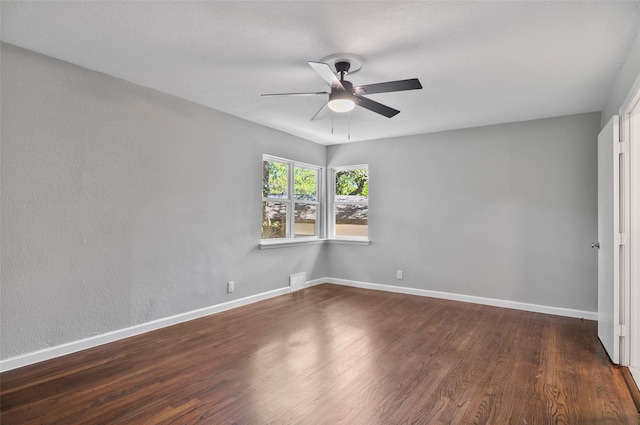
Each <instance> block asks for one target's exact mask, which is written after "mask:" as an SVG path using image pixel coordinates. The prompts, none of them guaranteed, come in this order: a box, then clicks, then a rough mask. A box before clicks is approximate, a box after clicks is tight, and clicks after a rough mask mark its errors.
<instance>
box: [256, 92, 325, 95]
mask: <svg viewBox="0 0 640 425" xmlns="http://www.w3.org/2000/svg"><path fill="white" fill-rule="evenodd" d="M319 94H329V92H326V91H317V92H316V91H314V92H303V93H265V94H261V95H260V96H316V95H319Z"/></svg>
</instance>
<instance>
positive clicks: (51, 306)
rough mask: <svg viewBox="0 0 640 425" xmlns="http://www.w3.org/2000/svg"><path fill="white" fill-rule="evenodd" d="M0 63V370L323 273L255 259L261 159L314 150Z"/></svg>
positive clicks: (76, 77)
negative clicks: (230, 286)
mask: <svg viewBox="0 0 640 425" xmlns="http://www.w3.org/2000/svg"><path fill="white" fill-rule="evenodd" d="M1 55H2V64H1V66H2V68H1V87H0V89H1V92H2V99H1V101H2V105H1V106H2V134H1V136H2V146H1V148H2V152H1V160H2V169H1V190H2V192H1V193H2V199H1V201H2V221H1V225H0V232H1V233H0V236H1V239H2V261H1V281H2V286H1V291H2V293H1V305H0V307H1V308H0V314H1V316H0V319H1V320H0V322H1V329H0V330H1V333H2V344H1V349H2V352H1V357H2V358H8V357H12V356H16V355H19V354H24V353H28V352H32V351H35V350H38V349H43V348H46V347H49V346H55V345H59V344H62V343H66V342H70V341H74V340H78V339H81V338H86V337H89V336H92V335H96V334H101V333H105V332H108V331H112V330H116V329H121V328H126V327H129V326H133V325H136V324H140V323H143V322H147V321H151V320H154V319H158V318H162V317H166V316H170V315H174V314H178V313H181V312H185V311H190V310H194V309H197V308H201V307H205V306H209V305H213V304H217V303H221V302H225V301H229V300H232V299H236V298H241V297H245V296H248V295H252V294H256V293H261V292H265V291H268V290H272V289H276V288H281V287H284V286H287V285H288V276H289V274H291V273H295V272H302V271H305V272H307V276H308V278H309V279H312V278H317V277H321V276H325V275H326V274H327V271H326V270H325V269H324V268H323V265H324V264H325V263H324V261H323V259H322V255H323V252H324V247H323V246H321V245H313V246H305V247H296V248H282V249H273V250H262V251H261V250H259V249H258V248H257V246H258V242H259V238H260V190H261V183H260V182H261V174H260V173H261V170H262V167H261V160H262V154H263V153H269V154H273V155H279V156H283V157H287V158H292V159H296V160H299V161H304V162H308V163H314V164H320V165H323V164H324V163H325V160H326V157H325V154H326V150H325V147H324V146H321V145H318V144H315V143H311V142H308V141H305V140H302V139H299V138H295V137H293V136H290V135H287V134H284V133H281V132H278V131H274V130H270V129H267V128H265V127H262V126H259V125H256V124H252V123H250V122H247V121H243V120H240V119H237V118H234V117H232V116H229V115H226V114H223V113H220V112H216V111H213V110H211V109H208V108H205V107H201V106H198V105H195V104H193V103H190V102H186V101H183V100H180V99H177V98H174V97H171V96H167V95H164V94H161V93H158V92H156V91H153V90H148V89H145V88H142V87H139V86H136V85H134V84H129V83H127V82H124V81H122V80H118V79H115V78H112V77H109V76H106V75H104V74H100V73H96V72H93V71H88V70H86V69H83V68H79V67H77V66H74V65H71V64H68V63H64V62H60V61H57V60H55V59H52V58H48V57H45V56H41V55H37V54H34V53H31V52H28V51H25V50H22V49H18V48H15V47H13V46H9V45H2V51H1ZM227 280H235V282H236V290H235V292H234V293H233V294H226V281H227Z"/></svg>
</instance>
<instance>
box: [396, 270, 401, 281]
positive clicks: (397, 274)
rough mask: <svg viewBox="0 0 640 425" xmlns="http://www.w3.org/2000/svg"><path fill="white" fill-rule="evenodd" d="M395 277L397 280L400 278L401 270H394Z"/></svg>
mask: <svg viewBox="0 0 640 425" xmlns="http://www.w3.org/2000/svg"><path fill="white" fill-rule="evenodd" d="M396 279H398V280H402V270H398V271H397V272H396Z"/></svg>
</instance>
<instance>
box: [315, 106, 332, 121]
mask: <svg viewBox="0 0 640 425" xmlns="http://www.w3.org/2000/svg"><path fill="white" fill-rule="evenodd" d="M328 104H329V102H325V104H324V105H322V108H320V109H318V112H316V113H315V115H314V116H312V117H311V121H313V120H315V119H316V117H317V116H318V115H320V112H322V111H324V108H325V107H326V106H327V105H328Z"/></svg>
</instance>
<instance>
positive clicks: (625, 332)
mask: <svg viewBox="0 0 640 425" xmlns="http://www.w3.org/2000/svg"><path fill="white" fill-rule="evenodd" d="M614 334H615V335H616V336H619V337H622V338H625V337H628V336H629V326H625V325H616V327H615V329H614Z"/></svg>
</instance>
